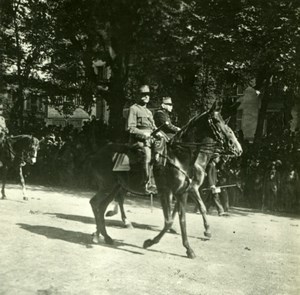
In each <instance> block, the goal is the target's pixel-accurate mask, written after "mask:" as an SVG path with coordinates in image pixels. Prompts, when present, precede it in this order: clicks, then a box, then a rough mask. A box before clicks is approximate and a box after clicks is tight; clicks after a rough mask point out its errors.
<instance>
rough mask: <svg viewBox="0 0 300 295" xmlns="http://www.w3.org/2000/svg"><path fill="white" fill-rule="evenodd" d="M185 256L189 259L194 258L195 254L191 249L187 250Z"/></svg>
mask: <svg viewBox="0 0 300 295" xmlns="http://www.w3.org/2000/svg"><path fill="white" fill-rule="evenodd" d="M186 254H187V257H188V258H190V259H194V258H196V255H195V253H194V251H193V250H192V249H189V250H187V251H186Z"/></svg>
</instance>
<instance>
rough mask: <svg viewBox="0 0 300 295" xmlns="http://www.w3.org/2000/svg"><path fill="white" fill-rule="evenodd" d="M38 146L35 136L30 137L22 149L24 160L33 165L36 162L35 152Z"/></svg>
mask: <svg viewBox="0 0 300 295" xmlns="http://www.w3.org/2000/svg"><path fill="white" fill-rule="evenodd" d="M39 147H40V142H39V140H38V139H37V138H35V137H33V136H32V137H31V138H30V139H29V142H28V147H27V148H26V149H24V152H23V156H24V161H25V162H27V163H29V164H31V165H33V164H35V163H36V158H37V152H38V150H39Z"/></svg>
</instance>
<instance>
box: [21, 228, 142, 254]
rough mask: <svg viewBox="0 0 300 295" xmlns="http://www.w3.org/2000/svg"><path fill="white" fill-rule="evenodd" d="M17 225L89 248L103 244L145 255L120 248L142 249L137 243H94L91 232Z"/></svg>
mask: <svg viewBox="0 0 300 295" xmlns="http://www.w3.org/2000/svg"><path fill="white" fill-rule="evenodd" d="M17 225H18V226H20V227H21V228H22V229H24V230H27V231H29V232H31V233H34V234H37V235H42V236H45V237H47V238H48V239H54V240H62V241H65V242H68V243H74V244H79V245H82V246H85V247H87V248H93V246H103V247H108V248H115V249H118V250H121V251H125V252H129V253H132V254H139V255H144V254H143V253H141V252H136V251H131V250H128V249H124V248H120V247H124V246H128V247H134V248H138V249H142V248H141V247H138V246H135V245H131V244H126V243H123V242H122V241H120V240H114V244H113V245H108V244H105V242H104V241H103V244H102V243H101V244H94V243H92V236H91V235H89V234H85V233H82V232H75V231H70V230H64V229H61V228H57V227H53V226H44V225H30V224H25V223H17Z"/></svg>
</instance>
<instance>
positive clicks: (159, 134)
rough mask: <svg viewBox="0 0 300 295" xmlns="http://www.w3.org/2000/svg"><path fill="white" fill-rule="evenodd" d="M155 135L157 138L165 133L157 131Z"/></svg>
mask: <svg viewBox="0 0 300 295" xmlns="http://www.w3.org/2000/svg"><path fill="white" fill-rule="evenodd" d="M155 137H157V138H163V137H164V135H163V134H162V133H161V132H157V133H156V134H155Z"/></svg>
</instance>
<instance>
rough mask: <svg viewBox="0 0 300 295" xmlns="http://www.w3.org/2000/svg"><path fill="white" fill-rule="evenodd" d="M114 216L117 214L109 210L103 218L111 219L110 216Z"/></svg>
mask: <svg viewBox="0 0 300 295" xmlns="http://www.w3.org/2000/svg"><path fill="white" fill-rule="evenodd" d="M116 214H118V212H116V211H113V210H109V211H107V212H106V214H105V216H106V217H112V216H114V215H116Z"/></svg>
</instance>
